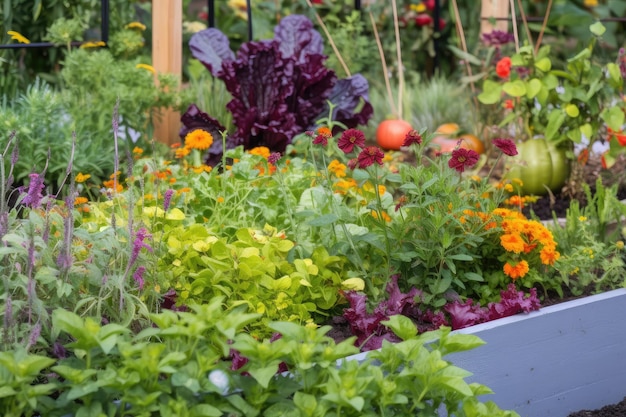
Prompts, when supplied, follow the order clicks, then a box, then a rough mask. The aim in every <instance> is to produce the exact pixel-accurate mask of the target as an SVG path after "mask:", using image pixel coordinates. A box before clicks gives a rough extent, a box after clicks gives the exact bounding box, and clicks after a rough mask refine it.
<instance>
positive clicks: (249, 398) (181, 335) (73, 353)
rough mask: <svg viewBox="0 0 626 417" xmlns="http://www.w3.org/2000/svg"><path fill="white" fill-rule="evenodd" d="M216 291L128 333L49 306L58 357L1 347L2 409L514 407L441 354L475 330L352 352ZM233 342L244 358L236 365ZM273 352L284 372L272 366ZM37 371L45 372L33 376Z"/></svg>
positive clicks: (245, 412) (360, 411) (470, 412)
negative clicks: (269, 335) (235, 304)
mask: <svg viewBox="0 0 626 417" xmlns="http://www.w3.org/2000/svg"><path fill="white" fill-rule="evenodd" d="M222 302H223V299H221V298H214V299H212V300H210V301H208V302H207V303H206V304H204V305H201V306H200V305H192V306H190V307H191V311H189V312H172V311H166V312H163V313H161V314H154V315H152V316H151V318H152V320H153V322H154V324H155V326H153V327H150V328H147V329H145V330H143V331H142V332H140V333H139V334H136V335H131V334H130V333H129V332H128V331H127V329H125V328H123V327H121V326H119V325H117V324H107V325H101V324H99V323H98V322H97V321H96V320H94V319H93V318H90V317H80V316H78V315H76V314H74V313H71V312H68V311H66V310H62V309H57V310H55V311H54V312H53V314H52V317H53V321H52V328H53V333H54V334H55V335H58V336H59V337H60V339H61V340H68V341H71V342H67V343H65V349H66V352H65V357H63V358H61V359H57V360H55V359H50V358H46V357H43V356H37V355H33V354H28V353H26V352H24V351H23V350H15V351H13V350H10V351H6V352H3V353H2V354H0V378H2V380H3V382H4V383H3V386H2V389H1V390H2V394H3V395H2V396H0V406H1V407H2V409H3V410H5V414H7V415H9V416H18V415H28V416H30V415H33V414H34V412H35V411H37V412H38V413H40V414H42V415H44V414H45V415H47V416H61V415H67V413H72V414H73V415H76V416H81V415H99V414H104V415H110V416H118V415H122V414H120V413H121V410H123V415H124V416H152V415H161V416H189V417H192V416H221V415H224V414H228V415H231V416H257V415H265V416H278V415H280V416H284V415H293V416H375V415H380V414H381V413H383V414H384V415H389V416H406V415H413V414H415V413H419V414H420V415H436V410H443V411H446V412H447V415H450V416H452V415H455V416H459V417H461V416H468V417H469V416H490V417H493V416H503V417H506V416H510V417H514V416H517V414H516V413H514V412H512V411H503V410H500V409H499V408H498V407H497V406H496V405H495V404H493V403H491V402H487V403H482V402H480V401H479V400H478V396H479V395H483V394H487V393H490V392H491V391H490V390H489V389H488V388H487V387H485V386H483V385H480V384H476V383H472V384H468V383H467V382H465V380H464V379H465V378H466V377H467V376H469V375H470V374H469V372H467V371H464V370H463V369H460V368H458V367H455V366H454V365H452V364H451V363H450V362H448V361H446V360H445V359H443V357H444V356H445V355H447V354H450V353H454V352H461V351H464V350H468V349H473V348H475V347H477V346H479V345H480V344H482V341H480V339H478V338H476V337H475V336H471V335H463V334H454V335H453V334H450V333H449V329H445V328H442V329H441V330H440V331H438V332H435V333H426V334H423V335H421V336H415V334H414V332H413V333H412V334H411V335H409V336H407V338H406V340H404V341H402V342H400V343H397V344H389V343H388V344H385V346H384V347H383V348H382V349H381V350H380V351H378V352H371V353H370V354H369V355H368V356H367V357H366V358H365V359H362V361H359V360H355V359H345V358H346V357H347V356H349V355H351V354H354V353H356V348H355V347H354V346H353V345H352V342H353V340H351V339H348V340H346V341H344V342H341V343H335V342H334V341H333V340H332V339H331V338H330V337H328V336H327V335H326V333H327V332H328V330H329V328H328V327H323V328H319V329H312V328H307V327H304V326H300V325H297V324H295V323H289V322H274V323H270V324H269V328H270V329H271V330H273V331H275V332H277V333H278V334H280V336H281V337H280V338H277V339H276V340H274V341H273V342H269V341H268V340H256V339H254V338H252V337H250V335H249V334H247V333H246V332H245V331H244V329H245V328H246V327H247V325H248V324H250V323H252V322H254V321H255V320H256V319H257V318H258V315H255V314H246V313H243V312H242V311H240V310H238V309H235V310H230V311H229V310H226V309H224V308H223V306H222ZM406 320H408V319H406ZM406 320H405V321H406ZM402 321H403V320H402V319H393V320H391V321H390V322H393V323H390V324H391V325H392V326H394V328H396V327H398V326H397V325H398V323H399V322H402ZM409 325H410V326H414V325H413V324H409V323H403V325H402V327H404V326H409ZM434 339H437V340H436V341H435V342H434V343H432V341H433V340H434ZM232 349H236V350H237V351H238V352H239V353H240V354H242V355H244V356H245V357H246V358H247V359H248V361H247V363H245V365H243V367H241V368H239V369H237V370H235V369H234V367H233V365H234V362H231V354H232ZM18 364H19V366H18ZM281 364H283V366H287V367H288V369H289V372H288V373H279V372H278V371H279V369H280V366H281ZM237 367H238V366H237ZM50 372H53V373H50ZM44 374H47V375H49V376H48V379H49V382H41V383H38V382H36V379H37V378H39V377H41V376H43V375H44ZM52 393H54V394H55V400H52V399H51V398H49V397H47V396H48V395H49V394H52ZM21 413H25V414H21Z"/></svg>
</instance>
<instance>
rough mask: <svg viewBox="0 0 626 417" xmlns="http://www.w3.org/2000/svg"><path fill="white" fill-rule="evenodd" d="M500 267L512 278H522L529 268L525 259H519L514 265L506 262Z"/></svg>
mask: <svg viewBox="0 0 626 417" xmlns="http://www.w3.org/2000/svg"><path fill="white" fill-rule="evenodd" d="M502 269H503V271H504V273H505V274H506V275H507V276H509V277H511V278H512V279H517V278H522V277H523V276H525V275H526V274H527V273H528V270H529V268H528V262H526V261H519V262H518V263H517V264H516V265H511V264H510V263H508V262H507V263H505V264H504V267H503V268H502Z"/></svg>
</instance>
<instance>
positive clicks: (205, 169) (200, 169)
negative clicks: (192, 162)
mask: <svg viewBox="0 0 626 417" xmlns="http://www.w3.org/2000/svg"><path fill="white" fill-rule="evenodd" d="M191 169H192V171H193V172H194V173H196V174H202V173H203V172H211V171H212V170H213V167H211V166H209V165H200V166H199V167H192V168H191Z"/></svg>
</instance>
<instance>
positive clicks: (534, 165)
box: [506, 139, 570, 195]
mask: <svg viewBox="0 0 626 417" xmlns="http://www.w3.org/2000/svg"><path fill="white" fill-rule="evenodd" d="M517 152H518V155H517V156H515V157H514V158H513V160H512V166H511V168H510V170H509V172H508V173H507V174H506V178H508V179H509V180H513V179H514V178H517V179H519V180H521V181H522V185H521V186H518V188H517V189H518V191H519V192H520V193H521V194H522V195H529V194H534V195H544V194H547V193H548V189H550V190H551V191H553V192H556V191H558V190H559V189H560V188H561V187H562V186H563V184H565V181H566V180H567V177H568V176H569V173H570V160H569V159H568V158H567V155H566V151H565V149H562V148H557V147H556V146H554V144H552V143H550V142H547V141H546V140H545V139H530V140H527V141H525V142H522V143H520V144H518V145H517ZM513 185H514V186H515V183H513ZM546 187H547V188H546Z"/></svg>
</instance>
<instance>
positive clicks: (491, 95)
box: [478, 80, 502, 104]
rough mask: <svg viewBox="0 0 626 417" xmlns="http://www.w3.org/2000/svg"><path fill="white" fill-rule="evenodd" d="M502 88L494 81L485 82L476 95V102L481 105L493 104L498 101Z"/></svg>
mask: <svg viewBox="0 0 626 417" xmlns="http://www.w3.org/2000/svg"><path fill="white" fill-rule="evenodd" d="M501 93H502V87H501V86H500V84H498V83H497V82H495V81H492V80H485V82H484V83H483V91H482V92H481V93H480V94H479V95H478V100H479V101H480V102H481V103H483V104H495V103H497V102H498V101H500V94H501Z"/></svg>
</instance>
